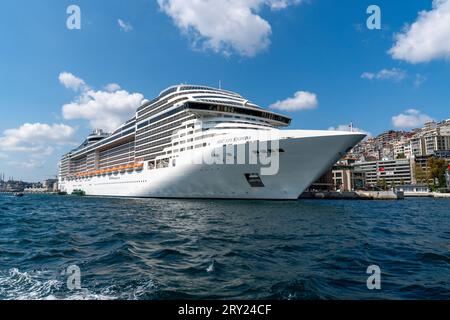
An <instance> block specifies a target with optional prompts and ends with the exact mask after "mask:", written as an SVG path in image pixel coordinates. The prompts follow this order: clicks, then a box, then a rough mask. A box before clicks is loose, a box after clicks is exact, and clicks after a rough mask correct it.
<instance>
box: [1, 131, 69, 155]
mask: <svg viewBox="0 0 450 320" xmlns="http://www.w3.org/2000/svg"><path fill="white" fill-rule="evenodd" d="M74 134H75V129H74V128H72V127H70V126H67V125H65V124H53V125H48V124H43V123H25V124H23V125H22V126H20V127H19V128H15V129H7V130H5V131H4V132H3V136H1V137H0V150H2V151H3V152H26V153H28V155H30V156H39V155H50V154H52V153H53V151H54V146H55V145H64V144H69V143H72V141H73V137H74Z"/></svg>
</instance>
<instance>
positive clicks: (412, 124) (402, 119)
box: [392, 109, 433, 128]
mask: <svg viewBox="0 0 450 320" xmlns="http://www.w3.org/2000/svg"><path fill="white" fill-rule="evenodd" d="M430 121H433V119H432V118H431V117H430V116H428V115H426V114H422V113H421V112H420V111H419V110H416V109H409V110H406V111H405V112H403V113H401V114H399V115H396V116H393V117H392V124H393V125H394V127H396V128H418V127H421V126H423V125H424V124H425V123H427V122H430Z"/></svg>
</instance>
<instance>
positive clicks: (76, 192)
mask: <svg viewBox="0 0 450 320" xmlns="http://www.w3.org/2000/svg"><path fill="white" fill-rule="evenodd" d="M72 195H73V196H85V195H86V192H84V191H83V190H78V189H77V190H73V191H72Z"/></svg>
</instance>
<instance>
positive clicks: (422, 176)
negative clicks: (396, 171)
mask: <svg viewBox="0 0 450 320" xmlns="http://www.w3.org/2000/svg"><path fill="white" fill-rule="evenodd" d="M414 175H415V178H416V181H417V182H418V183H428V174H427V172H426V171H425V170H423V168H422V167H421V166H420V165H419V164H416V165H415V166H414Z"/></svg>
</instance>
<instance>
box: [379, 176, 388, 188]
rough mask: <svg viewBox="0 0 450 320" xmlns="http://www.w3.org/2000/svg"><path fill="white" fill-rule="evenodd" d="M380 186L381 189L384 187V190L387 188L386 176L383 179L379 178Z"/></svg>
mask: <svg viewBox="0 0 450 320" xmlns="http://www.w3.org/2000/svg"><path fill="white" fill-rule="evenodd" d="M377 184H378V187H379V188H380V189H382V190H386V189H387V182H386V179H385V178H383V179H381V180H378V183H377Z"/></svg>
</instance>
